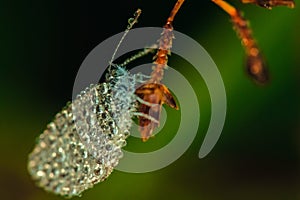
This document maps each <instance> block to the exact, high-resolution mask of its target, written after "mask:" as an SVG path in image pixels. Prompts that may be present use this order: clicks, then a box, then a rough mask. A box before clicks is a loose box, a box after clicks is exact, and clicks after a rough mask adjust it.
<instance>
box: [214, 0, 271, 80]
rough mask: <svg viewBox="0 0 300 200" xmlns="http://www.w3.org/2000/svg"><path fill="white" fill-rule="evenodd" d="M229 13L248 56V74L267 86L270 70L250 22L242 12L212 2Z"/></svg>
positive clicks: (222, 3) (218, 0) (218, 1)
mask: <svg viewBox="0 0 300 200" xmlns="http://www.w3.org/2000/svg"><path fill="white" fill-rule="evenodd" d="M212 1H213V2H214V3H215V4H217V5H218V6H220V7H221V8H222V9H223V10H224V11H225V12H227V13H228V14H229V15H230V17H231V21H232V23H233V25H234V29H235V31H236V32H237V34H238V36H239V37H240V39H241V41H242V44H243V46H244V48H245V52H246V55H247V61H246V62H247V63H246V70H247V74H248V75H249V76H250V77H251V78H252V79H253V80H254V81H255V82H257V83H259V84H265V83H266V82H267V81H268V79H269V73H268V69H267V67H266V64H265V61H264V59H263V56H262V54H261V52H260V50H259V47H258V45H257V43H256V41H255V39H254V37H253V35H252V30H251V28H250V27H249V24H248V21H247V20H246V19H245V18H244V17H243V16H242V15H241V13H240V11H239V10H237V9H236V8H234V7H233V6H231V5H230V4H229V3H227V2H226V1H223V0H212Z"/></svg>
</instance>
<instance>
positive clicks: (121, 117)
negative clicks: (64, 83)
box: [28, 10, 144, 197]
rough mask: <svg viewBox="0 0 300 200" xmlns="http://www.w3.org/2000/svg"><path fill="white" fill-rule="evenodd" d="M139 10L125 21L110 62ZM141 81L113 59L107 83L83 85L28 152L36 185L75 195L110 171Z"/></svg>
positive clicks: (102, 178)
mask: <svg viewBox="0 0 300 200" xmlns="http://www.w3.org/2000/svg"><path fill="white" fill-rule="evenodd" d="M140 14H141V10H137V11H136V13H135V18H132V19H130V20H129V25H128V27H127V29H126V31H125V33H124V35H123V37H122V39H121V40H120V42H119V44H118V46H117V48H116V50H115V52H114V54H113V56H112V60H111V62H112V61H113V59H114V55H115V53H116V51H117V49H118V47H119V45H120V44H121V42H122V40H123V39H124V37H125V36H126V34H127V33H128V32H129V30H130V29H131V27H132V26H133V24H135V23H136V22H137V19H138V17H139V16H140ZM143 79H144V76H143V75H142V74H134V75H133V74H130V73H129V72H128V71H127V70H126V69H124V68H122V67H118V66H115V65H113V64H112V63H111V64H110V66H109V68H108V72H107V74H106V80H105V82H103V83H101V84H96V85H90V86H89V87H87V88H86V89H85V90H84V91H82V92H81V94H79V95H78V96H77V98H76V99H75V100H73V102H72V103H68V104H67V106H66V107H65V108H63V109H62V111H61V112H59V113H58V114H57V115H56V116H55V118H54V120H53V121H52V122H51V123H49V124H48V125H47V128H46V130H44V132H43V133H42V134H41V135H40V136H39V138H38V141H37V144H36V146H35V147H34V149H33V151H32V152H31V153H30V154H29V160H28V171H29V173H30V175H31V176H32V178H33V179H34V180H35V181H36V183H37V185H38V186H39V187H42V188H44V189H45V190H46V191H49V192H53V193H55V194H58V195H62V196H65V197H73V196H79V195H80V194H81V193H82V192H83V191H84V190H86V189H88V188H91V187H93V186H94V185H95V184H96V183H99V182H102V181H104V180H105V179H106V178H107V177H108V176H109V175H110V173H111V172H112V171H113V169H114V167H115V166H116V165H117V164H118V162H119V159H120V158H121V157H122V155H123V154H122V151H121V148H122V147H123V146H124V145H126V140H125V139H126V138H127V137H128V136H129V130H130V127H131V123H132V120H131V118H132V116H133V115H134V114H136V112H135V110H136V103H135V102H136V98H137V97H136V95H135V94H134V92H135V88H136V85H137V84H141V83H143ZM137 114H138V113H137Z"/></svg>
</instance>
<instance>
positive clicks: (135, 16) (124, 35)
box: [109, 9, 142, 70]
mask: <svg viewBox="0 0 300 200" xmlns="http://www.w3.org/2000/svg"><path fill="white" fill-rule="evenodd" d="M141 13H142V10H141V9H137V11H135V13H134V15H133V16H134V17H133V18H129V19H128V25H127V28H126V30H125V32H124V34H123V36H122V38H121V39H120V41H119V43H118V45H117V47H116V49H115V51H114V53H113V55H112V57H111V60H110V61H109V70H110V68H111V66H112V63H113V61H114V59H115V56H116V53H117V51H118V49H119V47H120V45H121V44H122V42H123V40H124V38H125V37H126V35H127V34H128V32H129V31H130V29H132V27H133V25H134V24H136V23H137V22H138V18H139V16H140V15H141Z"/></svg>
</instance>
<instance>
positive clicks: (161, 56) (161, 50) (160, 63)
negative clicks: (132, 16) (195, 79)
mask: <svg viewBox="0 0 300 200" xmlns="http://www.w3.org/2000/svg"><path fill="white" fill-rule="evenodd" d="M183 2H184V0H178V1H177V3H176V4H175V6H174V8H173V9H172V11H171V14H170V16H169V17H168V19H167V22H166V24H165V25H164V30H163V32H162V36H161V38H160V39H159V47H158V50H157V53H156V55H155V61H154V64H155V65H154V66H153V67H152V69H153V71H152V73H151V79H150V80H149V82H151V83H160V81H161V80H162V78H163V75H164V69H165V68H166V67H167V63H168V54H170V49H171V47H172V41H173V38H174V36H173V25H172V23H173V21H174V18H175V16H176V14H177V12H178V11H179V9H180V7H181V6H182V4H183Z"/></svg>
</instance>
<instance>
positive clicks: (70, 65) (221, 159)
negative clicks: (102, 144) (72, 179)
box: [0, 0, 300, 200]
mask: <svg viewBox="0 0 300 200" xmlns="http://www.w3.org/2000/svg"><path fill="white" fill-rule="evenodd" d="M175 2H176V1H175V0H172V1H171V0H168V1H167V0H164V1H162V0H151V1H150V0H141V1H133V0H122V1H115V0H112V1H102V2H100V1H95V2H92V1H91V2H81V3H76V2H69V3H67V2H64V1H31V2H27V1H16V2H4V1H1V2H0V47H1V53H0V55H1V59H0V63H1V64H0V83H1V84H0V91H1V93H0V112H1V115H0V152H1V159H0V162H1V163H0V195H1V197H0V198H1V199H3V200H10V199H24V200H35V199H36V200H37V199H49V200H50V199H61V198H60V197H58V196H55V195H52V194H47V193H45V192H44V191H43V190H42V189H39V188H37V187H35V185H34V183H33V181H32V180H31V179H30V177H29V175H28V173H27V169H26V165H27V155H28V153H29V152H30V151H31V150H32V148H33V146H34V141H35V138H36V137H37V136H38V135H39V134H40V133H41V132H42V131H43V129H44V128H45V127H46V124H47V123H48V122H49V121H51V120H52V118H53V117H54V115H55V113H56V112H58V111H59V110H60V109H61V108H62V107H63V106H64V105H65V103H66V102H67V101H69V100H70V99H71V94H72V87H73V82H74V79H75V76H76V73H77V70H78V68H79V67H80V64H81V62H82V61H83V60H84V58H85V56H87V54H88V53H89V52H90V51H91V50H92V49H93V48H94V47H95V46H97V45H98V44H99V43H100V42H101V41H103V40H105V39H106V38H108V37H110V36H112V35H114V34H116V33H119V32H121V31H123V30H124V28H125V27H126V23H127V19H128V18H129V17H131V15H132V13H133V12H134V11H135V10H136V9H137V8H141V9H142V10H143V13H142V16H141V17H140V19H139V23H138V25H137V26H136V27H145V26H156V27H161V26H162V25H163V24H164V22H165V20H166V18H167V17H168V15H169V12H170V10H171V8H172V7H173V5H174V3H175ZM230 3H232V4H234V5H236V6H237V7H239V8H240V9H242V10H243V11H244V13H245V17H246V18H247V19H249V20H250V21H251V26H252V28H253V31H254V36H255V37H256V39H257V41H258V43H259V46H260V47H261V49H262V50H263V52H264V55H265V57H266V59H267V62H268V64H269V66H270V71H271V82H270V83H269V84H268V85H267V86H265V87H259V86H256V85H255V84H254V83H252V81H251V80H250V79H248V77H246V75H245V73H244V69H243V68H244V60H245V58H244V51H243V48H242V46H241V44H240V41H239V40H238V38H237V37H236V34H235V32H234V31H233V30H232V25H231V23H230V22H229V17H228V16H227V14H226V13H224V12H223V11H222V10H221V9H220V8H218V7H217V6H216V5H214V4H213V3H211V2H210V1H209V0H206V1H196V0H194V1H192V0H187V1H186V2H185V3H184V5H183V7H182V10H180V12H179V14H178V16H177V17H176V19H175V23H174V28H175V29H176V30H177V31H180V32H183V33H185V34H187V35H188V36H190V37H192V38H193V39H195V40H196V41H198V42H199V43H200V44H201V45H202V46H203V47H204V48H205V49H206V50H207V51H208V53H209V54H210V55H211V57H212V58H213V59H214V61H215V63H216V64H217V66H218V67H219V70H220V73H221V75H222V77H223V80H224V84H225V88H226V92H227V101H228V102H227V106H228V108H227V118H226V122H225V126H224V130H223V132H222V135H221V138H220V139H219V141H218V143H217V145H216V146H215V148H214V149H213V151H212V152H211V153H210V154H209V155H208V156H207V157H205V158H204V159H201V160H200V159H199V158H198V151H199V148H200V146H201V144H202V140H203V138H204V136H205V133H206V130H207V127H208V124H209V118H210V100H209V94H208V91H207V88H206V86H205V83H204V82H203V80H202V78H201V76H200V75H197V74H195V73H192V72H193V71H192V69H190V68H189V67H185V66H184V65H183V64H182V63H183V61H181V60H180V59H177V57H176V56H173V57H174V59H172V58H173V57H171V58H170V66H173V65H174V67H175V68H176V69H178V70H179V71H180V72H182V74H184V76H186V78H187V79H188V80H189V81H190V83H191V84H192V85H193V88H194V89H195V91H196V92H197V97H198V100H199V102H200V108H201V123H199V131H198V135H197V137H196V139H195V140H194V142H193V144H192V145H191V147H190V148H189V149H188V150H187V152H185V154H184V155H183V156H182V157H181V158H180V159H178V160H177V161H176V162H174V163H173V164H171V165H170V166H168V167H166V168H163V169H161V170H158V171H155V172H151V173H145V174H130V173H124V172H119V171H115V172H113V174H111V176H110V177H109V178H108V180H106V181H105V182H103V183H100V184H98V185H96V186H95V187H94V188H93V189H91V190H88V191H86V192H85V193H84V194H83V196H82V197H81V198H80V199H82V200H85V199H129V198H131V199H167V198H168V199H209V200H214V199H222V200H223V199H243V200H246V199H272V200H274V199H284V200H285V199H287V200H289V199H291V200H292V199H300V174H299V172H300V166H299V163H300V162H299V161H300V95H299V88H300V87H299V86H300V68H299V67H300V59H299V52H300V37H299V35H300V24H299V23H300V11H299V8H298V7H297V5H296V8H295V9H288V8H284V7H278V8H274V9H273V10H271V11H270V10H266V9H263V8H260V7H257V6H254V5H244V4H241V3H240V2H239V1H237V0H235V1H233V0H232V1H230ZM296 4H297V2H296ZM174 42H176V40H175V41H174ZM167 110H168V112H169V115H170V116H172V115H173V114H174V117H175V118H176V117H177V118H178V113H176V112H175V111H172V110H170V109H167ZM168 120H170V121H169V122H167V124H166V127H164V128H163V130H162V131H161V132H160V134H158V135H157V136H156V137H155V138H154V139H151V140H150V141H149V142H147V143H142V142H140V140H138V139H135V138H129V140H128V147H127V148H128V149H131V150H132V151H134V150H136V151H137V152H139V151H151V150H153V149H156V148H157V147H159V146H163V145H164V144H166V143H167V142H168V141H170V140H171V139H172V137H173V136H174V135H172V134H173V133H174V134H175V132H176V127H175V128H174V124H172V120H176V119H170V117H169V118H168ZM191 120H192V119H191ZM186 134H189V133H186ZM74 199H79V198H74Z"/></svg>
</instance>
